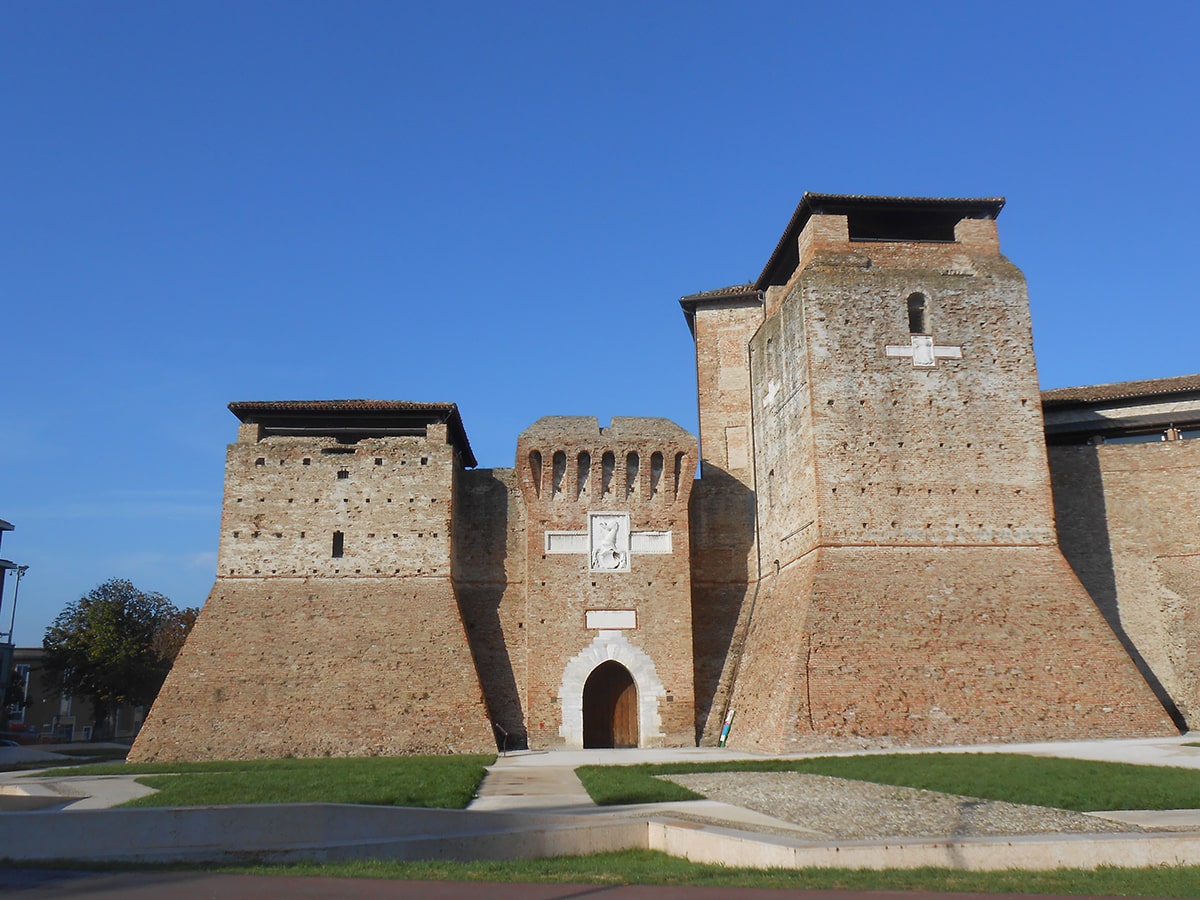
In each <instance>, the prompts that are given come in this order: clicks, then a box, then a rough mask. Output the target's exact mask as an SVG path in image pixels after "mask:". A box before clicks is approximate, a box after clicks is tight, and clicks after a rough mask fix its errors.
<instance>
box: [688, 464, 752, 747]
mask: <svg viewBox="0 0 1200 900" xmlns="http://www.w3.org/2000/svg"><path fill="white" fill-rule="evenodd" d="M689 521H690V527H691V537H692V539H691V555H692V558H691V563H692V636H693V637H692V653H693V663H692V664H693V677H694V682H695V683H694V688H695V696H696V742H697V744H703V743H715V741H716V737H717V736H718V735H719V732H720V730H721V721H722V719H723V718H724V716H725V712H726V708H727V707H728V704H729V695H730V691H731V689H732V680H733V676H734V674H735V673H736V668H737V659H738V657H739V655H740V654H741V651H742V644H743V643H744V641H745V629H744V627H743V628H741V629H739V627H738V622H739V621H740V620H743V619H744V617H743V616H742V609H743V606H744V604H746V603H747V602H749V598H750V596H751V594H750V591H751V590H752V588H751V585H752V583H753V582H754V581H755V580H756V579H757V577H758V573H757V571H756V570H755V571H752V570H751V566H752V565H756V563H754V561H752V560H750V558H749V557H750V551H751V550H752V549H753V547H754V527H755V505H754V491H752V490H750V488H748V487H746V486H745V485H744V484H743V483H742V482H741V481H739V480H738V479H737V478H734V477H733V476H732V475H730V474H729V473H728V472H726V471H724V470H723V469H719V468H717V467H716V466H713V465H710V464H708V463H704V464H703V468H702V477H701V478H700V479H699V480H697V481H696V483H695V486H694V487H693V488H692V496H691V508H690V510H689ZM743 625H744V622H743Z"/></svg>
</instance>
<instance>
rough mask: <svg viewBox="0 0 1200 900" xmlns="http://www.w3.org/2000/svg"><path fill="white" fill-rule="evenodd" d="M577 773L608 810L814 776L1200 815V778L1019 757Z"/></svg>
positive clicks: (1066, 805)
mask: <svg viewBox="0 0 1200 900" xmlns="http://www.w3.org/2000/svg"><path fill="white" fill-rule="evenodd" d="M576 772H577V774H578V775H579V779H580V781H582V782H583V786H584V788H585V789H586V790H587V792H588V793H589V794H590V795H591V797H592V799H593V800H594V801H595V802H596V803H598V804H600V805H602V806H606V805H611V804H621V803H658V802H663V801H667V800H694V799H696V798H697V796H698V795H697V794H695V793H693V792H692V791H689V790H686V789H685V788H682V787H679V786H678V785H674V784H671V783H670V782H664V781H661V780H659V779H657V778H655V777H654V776H655V775H674V774H685V773H691V772H808V773H812V774H817V775H833V776H836V777H838V778H852V779H856V780H859V781H872V782H876V783H878V784H892V785H898V786H901V787H912V788H924V789H926V790H930V791H941V792H943V793H947V794H962V795H965V796H968V797H979V798H982V799H985V800H1006V801H1008V802H1010V803H1028V804H1032V805H1035V806H1052V807H1056V808H1058V809H1071V810H1077V811H1079V812H1087V811H1092V810H1103V809H1198V808H1200V770H1196V769H1181V768H1169V767H1162V766H1132V765H1126V764H1123V763H1104V762H1087V761H1083V760H1074V759H1051V758H1046V757H1038V756H1025V755H1022V754H1015V753H923V754H899V753H897V754H886V755H882V754H881V755H868V756H838V757H833V756H829V757H817V758H814V759H804V760H770V759H768V760H752V761H730V762H716V763H678V764H676V763H670V764H658V765H638V766H582V767H580V768H579V769H577V770H576Z"/></svg>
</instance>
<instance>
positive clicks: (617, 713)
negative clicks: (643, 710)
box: [583, 660, 638, 748]
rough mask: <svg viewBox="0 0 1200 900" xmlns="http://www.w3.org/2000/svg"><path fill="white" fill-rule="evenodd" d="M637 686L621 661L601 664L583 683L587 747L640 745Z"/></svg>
mask: <svg viewBox="0 0 1200 900" xmlns="http://www.w3.org/2000/svg"><path fill="white" fill-rule="evenodd" d="M637 713H638V706H637V685H636V684H634V683H633V676H632V675H630V674H629V670H628V669H626V668H625V667H624V666H623V665H621V664H620V663H619V662H612V661H611V660H610V661H609V662H606V663H601V664H600V665H598V666H597V667H596V668H595V669H594V670H593V671H592V674H591V675H589V676H588V680H587V681H586V682H584V685H583V746H584V747H585V748H592V747H597V748H603V747H613V748H625V747H636V746H637V745H638V716H637Z"/></svg>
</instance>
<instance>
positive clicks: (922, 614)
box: [683, 194, 1174, 752]
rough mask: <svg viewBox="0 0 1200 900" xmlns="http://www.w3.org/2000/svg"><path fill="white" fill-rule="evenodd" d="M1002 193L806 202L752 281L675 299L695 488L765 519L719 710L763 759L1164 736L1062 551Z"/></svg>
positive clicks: (1158, 711)
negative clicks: (696, 401) (696, 459)
mask: <svg viewBox="0 0 1200 900" xmlns="http://www.w3.org/2000/svg"><path fill="white" fill-rule="evenodd" d="M1002 206H1003V201H1001V200H990V199H984V200H933V199H908V198H875V197H847V196H830V195H818V194H806V195H805V196H804V198H803V200H802V201H801V203H800V205H799V207H798V208H797V210H796V213H795V215H794V216H793V218H792V221H791V222H790V224H789V225H788V228H787V231H786V232H785V234H784V236H783V238H782V240H781V241H780V243H779V245H778V247H777V249H776V251H775V253H774V254H773V255H772V257H771V259H770V261H769V262H768V264H767V266H766V268H765V270H764V271H763V274H762V275H761V277H760V278H759V280H758V282H757V283H756V284H754V285H746V286H742V287H740V288H737V289H730V290H728V291H724V292H714V293H712V294H708V295H696V296H694V297H690V298H685V299H684V301H683V304H684V307H685V310H686V311H687V313H688V316H689V320H690V322H691V324H692V328H693V333H694V334H695V335H696V340H697V357H698V359H699V360H701V361H702V362H701V364H702V365H703V363H704V361H708V363H709V365H710V366H711V365H713V364H716V365H717V367H718V371H719V377H718V378H717V379H716V380H715V381H714V383H713V384H712V385H711V386H708V389H707V390H706V389H705V388H706V385H705V383H704V379H705V377H711V373H710V375H709V376H706V375H705V374H704V373H702V374H701V392H700V408H701V451H702V455H703V458H704V460H705V464H706V466H707V467H708V468H706V469H705V471H704V475H703V477H702V479H701V481H702V484H703V481H704V479H705V478H707V477H708V476H709V468H711V469H713V470H714V471H715V472H716V473H717V474H718V475H719V478H718V480H719V481H720V486H719V488H718V489H717V490H716V491H715V493H716V494H718V495H722V494H723V495H724V496H725V497H726V500H727V501H728V500H729V498H732V497H735V496H736V495H737V494H738V493H739V490H738V488H739V486H740V487H741V488H750V487H752V490H753V497H754V504H755V511H756V526H757V533H756V539H757V540H756V543H755V545H754V550H755V552H756V557H757V558H756V560H753V561H752V562H753V564H754V565H755V567H756V569H757V572H756V575H757V578H754V577H751V578H749V579H748V581H747V586H746V590H745V599H744V600H743V602H742V603H741V604H740V606H737V607H736V609H735V608H734V606H733V605H732V604H730V605H728V606H727V607H725V608H723V609H719V611H718V612H719V615H720V616H723V617H724V622H725V628H724V631H725V632H726V633H727V634H728V635H729V637H728V640H727V644H728V647H729V650H730V652H729V655H728V656H727V657H726V659H725V661H724V669H725V675H724V677H723V678H722V679H721V681H720V687H722V688H724V689H725V690H724V693H722V691H721V690H718V691H717V693H716V694H715V695H714V699H713V711H712V712H710V713H709V715H708V717H707V720H708V731H709V732H710V733H711V731H712V727H713V722H714V719H715V718H716V713H717V712H719V711H720V710H723V709H724V708H725V707H727V706H729V705H730V704H731V705H732V706H733V708H734V709H736V713H737V718H736V724H735V726H734V729H733V745H735V746H742V747H746V748H755V749H761V750H766V751H770V752H781V751H787V750H789V749H792V748H798V747H800V746H803V745H804V744H805V743H806V742H809V741H810V739H811V738H813V737H816V736H820V737H821V738H822V739H824V738H828V737H834V738H841V737H845V738H863V737H865V738H873V739H889V740H897V741H907V740H911V741H915V742H920V743H942V742H945V743H950V742H973V741H992V740H1014V739H1047V738H1080V737H1085V736H1097V735H1108V736H1134V735H1146V734H1154V733H1174V728H1173V727H1172V725H1171V722H1170V720H1169V718H1168V717H1167V716H1166V714H1165V712H1164V711H1163V709H1162V707H1161V706H1160V704H1159V703H1158V702H1157V701H1156V699H1155V698H1154V696H1153V694H1152V693H1151V691H1150V690H1149V688H1148V686H1147V685H1146V683H1145V682H1144V680H1143V679H1142V677H1141V676H1140V675H1139V673H1138V672H1137V670H1136V668H1135V667H1134V665H1133V663H1132V662H1131V660H1130V659H1129V657H1128V655H1127V654H1126V653H1125V652H1124V650H1123V649H1122V647H1121V645H1120V644H1119V642H1118V641H1117V639H1116V638H1115V636H1114V635H1113V633H1112V631H1111V629H1110V628H1109V626H1108V625H1107V624H1106V622H1105V621H1104V619H1103V617H1102V616H1101V615H1100V613H1099V612H1098V610H1097V608H1096V606H1095V604H1094V603H1093V602H1092V600H1091V598H1090V597H1089V596H1088V594H1087V593H1086V591H1085V590H1084V589H1083V587H1082V586H1081V585H1080V583H1079V581H1078V579H1077V578H1076V577H1075V575H1074V573H1073V572H1072V570H1071V568H1070V567H1069V566H1068V564H1067V563H1066V561H1065V560H1064V558H1063V556H1062V554H1061V553H1060V551H1059V548H1058V544H1057V539H1056V534H1055V525H1054V512H1053V503H1052V498H1051V493H1050V481H1049V475H1048V468H1047V462H1046V449H1045V439H1044V435H1043V423H1042V414H1041V403H1040V393H1039V388H1038V380H1037V371H1036V367H1035V364H1034V356H1033V345H1032V337H1031V330H1030V318H1029V302H1028V297H1027V293H1026V289H1025V283H1024V279H1023V277H1022V275H1021V273H1020V272H1019V271H1018V270H1017V268H1016V267H1015V266H1013V265H1012V264H1011V263H1010V262H1009V261H1008V260H1007V259H1005V258H1004V257H1003V256H1002V255H1001V254H1000V249H999V242H998V238H997V232H996V223H995V219H996V216H997V215H998V213H999V212H1000V209H1001V207H1002ZM750 332H752V336H749V340H748V346H747V348H746V349H747V350H748V352H747V353H745V354H744V355H743V356H742V357H741V359H740V360H739V359H738V354H737V353H736V352H735V349H734V347H733V346H732V344H733V340H732V339H735V338H736V335H737V334H743V333H750ZM735 333H736V334H735ZM726 343H728V344H730V346H726ZM739 366H740V367H741V368H740V369H739ZM747 429H748V430H747ZM710 460H715V461H716V463H717V464H715V465H714V464H712V463H710V462H709V461H710ZM751 470H752V471H751ZM722 486H723V487H722ZM713 493H714V491H712V490H709V491H707V492H706V490H705V489H704V488H703V487H702V488H700V489H698V491H697V496H698V497H709V499H710V503H711V502H712V501H711V495H712V494H713ZM696 540H697V551H696V558H697V560H699V559H700V558H701V555H702V554H701V552H700V549H699V545H700V543H701V541H702V540H705V538H704V531H703V530H701V531H700V532H698V533H697V537H696ZM707 540H709V542H710V543H711V542H712V541H713V539H712V538H708V539H707ZM745 546H747V547H749V546H751V545H750V544H749V543H748V542H747V543H746V544H745ZM729 566H730V568H729V569H728V570H727V578H726V581H727V582H728V583H729V584H736V582H737V579H738V578H739V577H740V576H741V573H742V572H743V571H745V570H746V567H747V561H746V560H745V559H742V558H736V559H733V560H731V561H730V563H729ZM719 580H720V578H719V577H718V576H717V575H715V574H713V573H709V574H708V575H707V576H706V578H705V582H706V583H707V584H709V585H711V584H714V583H716V582H718V581H719ZM697 581H698V582H699V581H701V579H700V577H699V575H697ZM727 593H728V592H727ZM710 596H719V592H716V591H714V590H711V589H710ZM705 603H706V598H705V597H704V596H703V594H701V593H700V592H698V593H697V612H696V617H697V618H698V619H699V618H700V617H701V615H702V612H701V611H700V610H701V608H703V607H704V605H705ZM700 640H701V638H699V637H698V643H697V654H698V656H699V655H700V654H701V645H700ZM698 670H699V666H698ZM730 686H731V687H732V689H731V691H730V690H729V687H730ZM701 705H703V700H702V701H701Z"/></svg>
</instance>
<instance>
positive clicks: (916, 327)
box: [908, 294, 930, 334]
mask: <svg viewBox="0 0 1200 900" xmlns="http://www.w3.org/2000/svg"><path fill="white" fill-rule="evenodd" d="M908 333H909V334H929V333H930V331H929V303H928V301H926V299H925V295H924V294H909V295H908Z"/></svg>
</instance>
